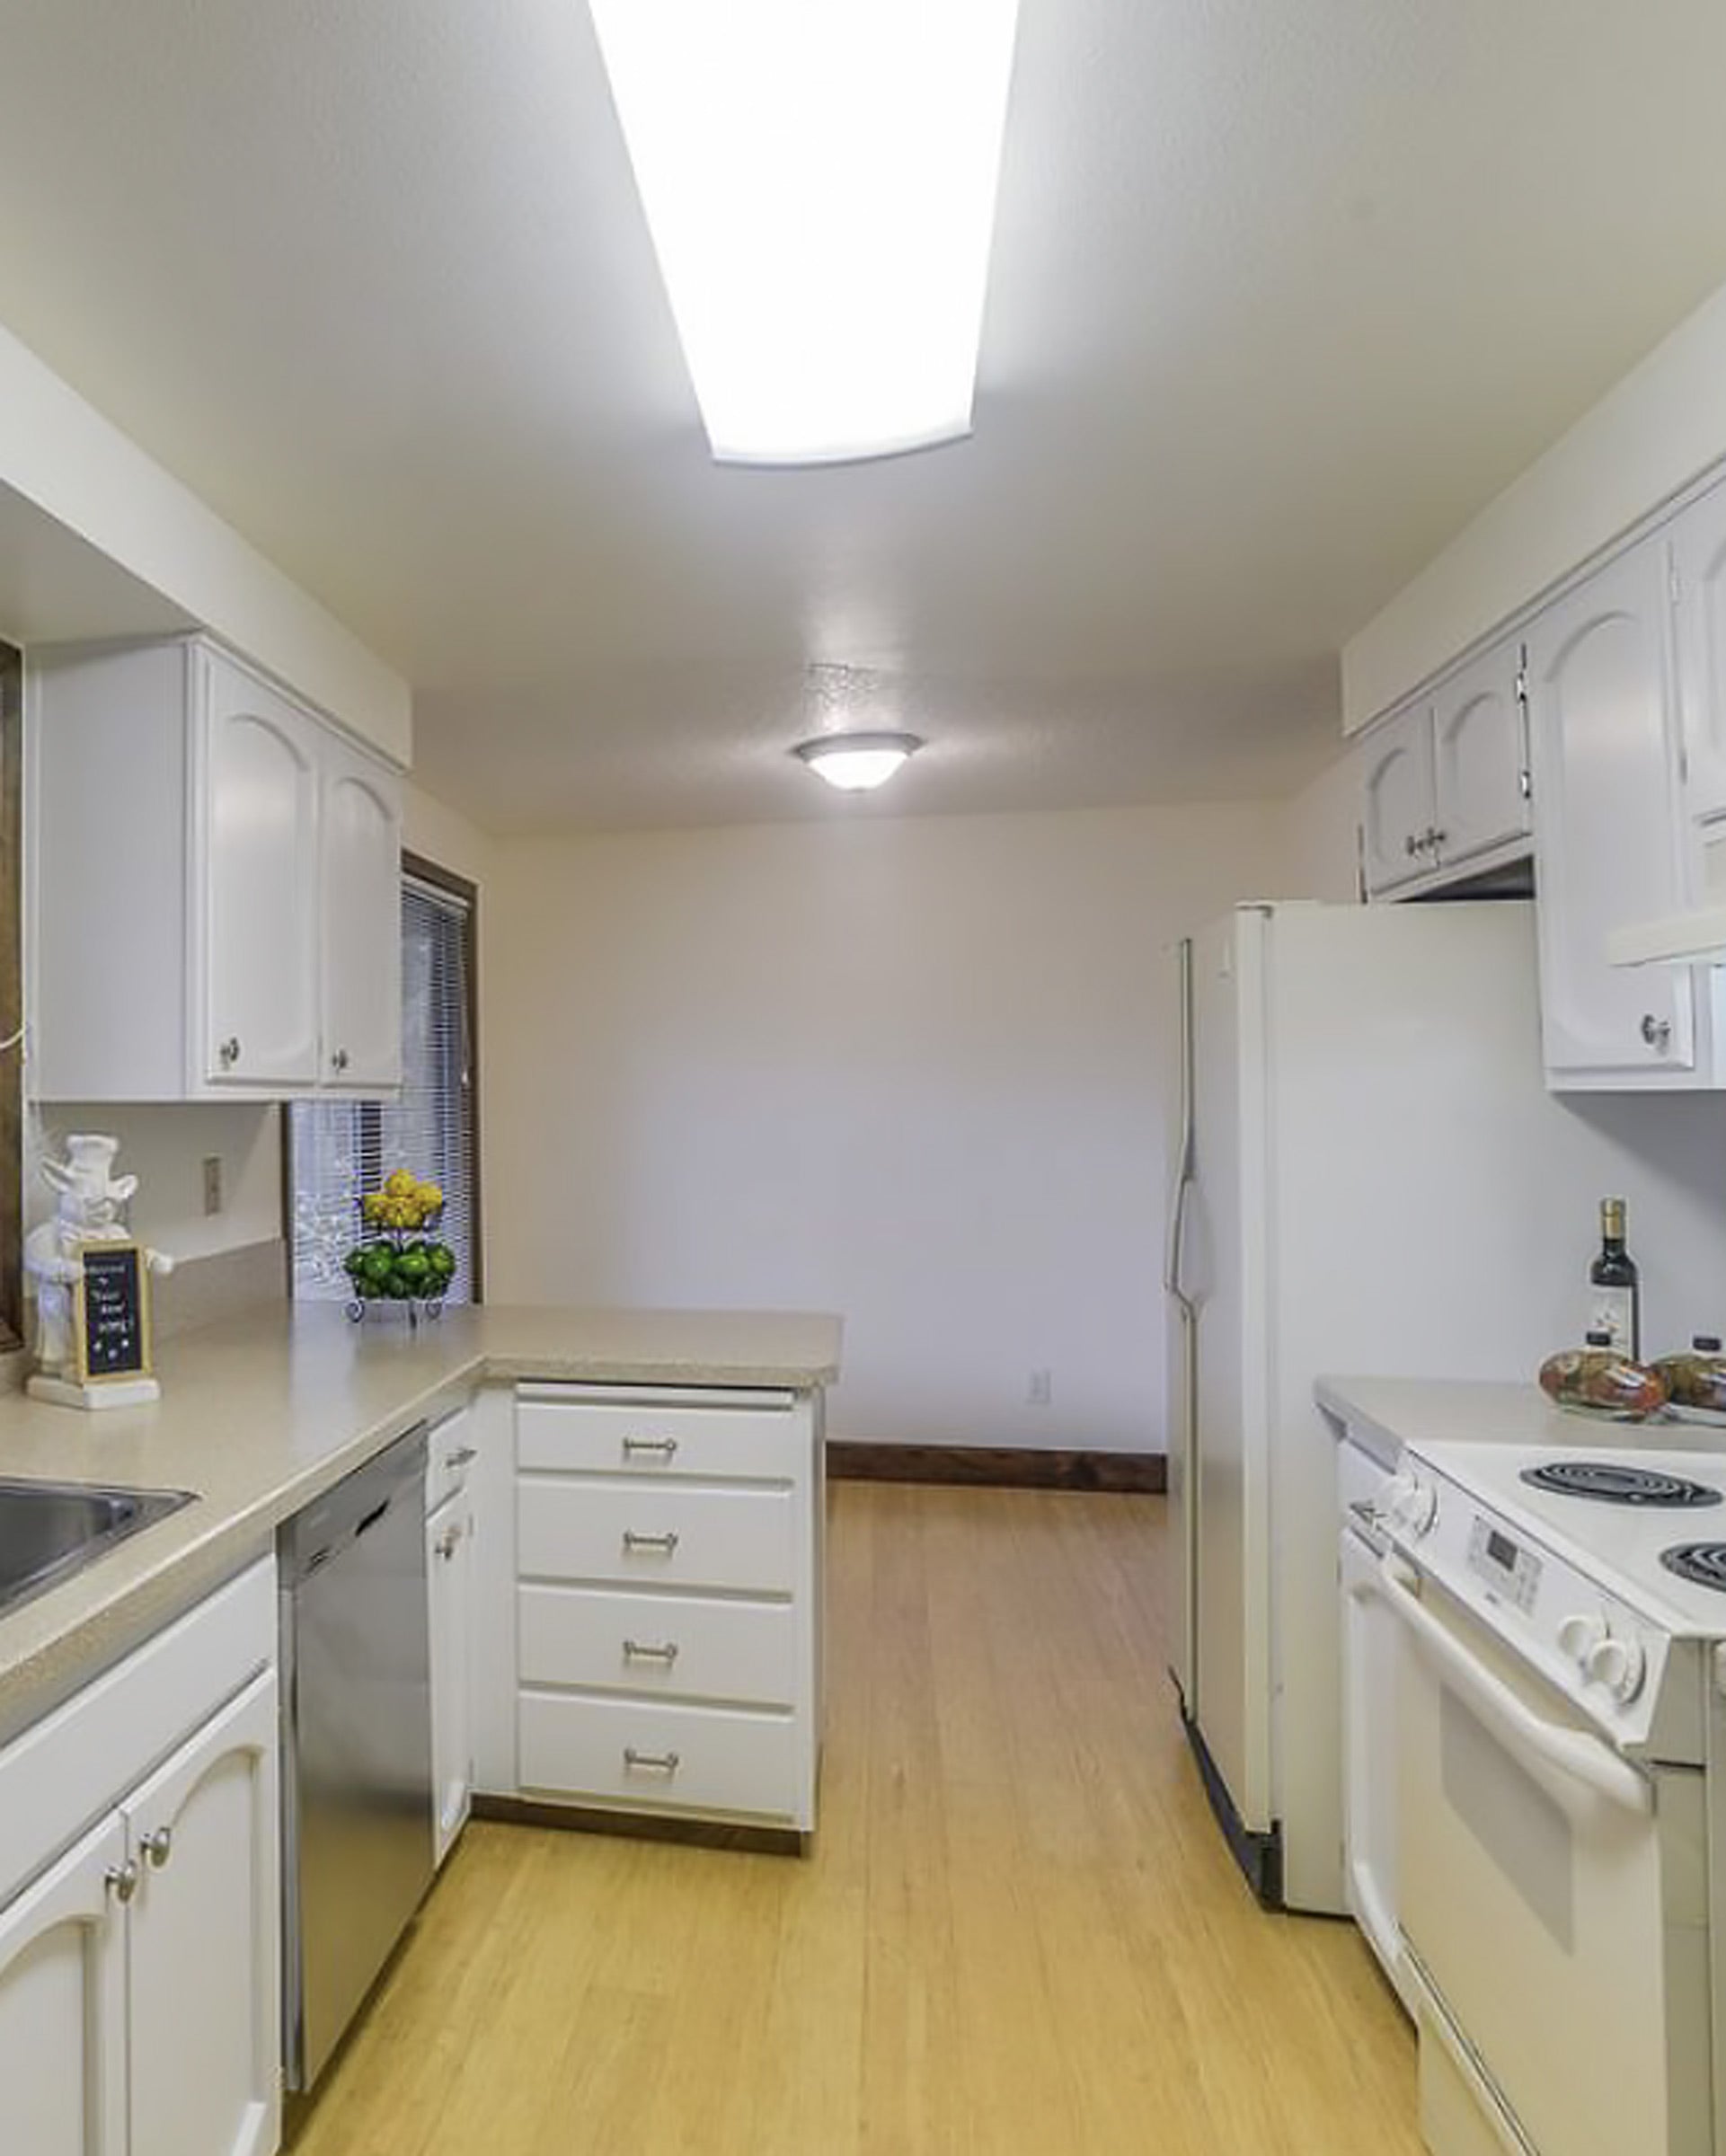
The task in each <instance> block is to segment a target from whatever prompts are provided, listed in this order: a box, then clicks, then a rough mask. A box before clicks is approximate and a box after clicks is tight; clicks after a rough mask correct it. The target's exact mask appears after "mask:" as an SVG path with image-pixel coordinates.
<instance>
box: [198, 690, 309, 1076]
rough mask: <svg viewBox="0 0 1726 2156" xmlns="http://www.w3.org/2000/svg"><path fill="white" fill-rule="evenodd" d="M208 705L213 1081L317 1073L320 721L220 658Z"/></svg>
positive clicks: (207, 1042) (208, 1068)
mask: <svg viewBox="0 0 1726 2156" xmlns="http://www.w3.org/2000/svg"><path fill="white" fill-rule="evenodd" d="M194 664H195V666H196V667H197V669H198V674H199V681H198V683H197V685H196V688H197V693H198V694H199V701H200V702H202V704H203V707H204V729H205V735H204V738H205V788H206V794H205V802H204V817H203V821H204V827H205V831H206V834H207V842H206V848H207V850H206V854H205V861H206V872H207V874H208V899H207V903H206V905H205V906H204V908H203V909H202V910H203V912H204V915H205V918H206V920H207V922H208V994H207V995H206V998H205V1029H204V1063H203V1075H204V1077H205V1078H206V1079H207V1080H208V1081H209V1082H211V1083H212V1084H217V1085H221V1086H224V1087H229V1086H232V1087H234V1088H236V1089H240V1088H244V1087H247V1086H266V1087H270V1088H276V1087H281V1086H288V1087H295V1088H297V1087H300V1086H309V1085H311V1084H312V1083H313V1082H314V1081H315V1079H316V1077H317V1074H318V945H317V924H318V909H317V897H318V750H319V736H320V734H321V732H322V729H320V728H319V727H318V725H317V722H316V721H315V720H314V719H312V718H310V717H309V716H308V715H307V714H306V713H305V712H303V711H300V710H299V709H298V708H297V706H296V705H294V704H291V703H289V702H288V700H287V698H286V697H284V696H279V695H277V694H276V693H275V692H274V691H273V690H272V689H270V688H268V687H266V686H265V685H263V684H262V683H261V682H260V681H258V680H257V679H256V678H255V677H254V676H252V675H251V674H250V673H248V672H246V671H244V670H243V669H242V668H241V667H235V666H232V665H230V664H229V663H228V662H227V661H226V659H224V658H222V657H221V656H220V655H219V654H218V653H217V652H214V651H209V650H200V651H199V653H198V655H197V658H196V660H195V662H194Z"/></svg>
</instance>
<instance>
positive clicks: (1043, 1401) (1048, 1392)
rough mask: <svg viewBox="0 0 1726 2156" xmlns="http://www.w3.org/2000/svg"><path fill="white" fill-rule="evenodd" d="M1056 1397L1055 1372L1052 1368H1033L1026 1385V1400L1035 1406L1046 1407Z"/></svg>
mask: <svg viewBox="0 0 1726 2156" xmlns="http://www.w3.org/2000/svg"><path fill="white" fill-rule="evenodd" d="M1054 1397H1055V1386H1054V1373H1053V1371H1050V1370H1033V1371H1032V1372H1031V1378H1030V1381H1029V1383H1027V1384H1026V1386H1025V1400H1026V1402H1027V1404H1028V1405H1029V1406H1031V1407H1033V1408H1046V1407H1047V1406H1048V1405H1049V1401H1051V1400H1053V1399H1054Z"/></svg>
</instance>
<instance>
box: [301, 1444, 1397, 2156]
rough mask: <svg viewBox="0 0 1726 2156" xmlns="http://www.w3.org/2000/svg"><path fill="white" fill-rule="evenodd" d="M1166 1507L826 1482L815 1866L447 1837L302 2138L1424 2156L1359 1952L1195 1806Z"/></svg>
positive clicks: (1147, 1501) (660, 2153)
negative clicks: (1236, 1858) (1247, 1873)
mask: <svg viewBox="0 0 1726 2156" xmlns="http://www.w3.org/2000/svg"><path fill="white" fill-rule="evenodd" d="M1164 1528H1165V1523H1164V1500H1162V1499H1161V1498H1135V1497H1118V1496H1109V1497H1092V1496H1079V1495H1067V1494H1056V1493H1049V1492H1041V1491H1019V1490H984V1491H978V1490H956V1489H916V1488H905V1487H890V1486H885V1485H878V1484H863V1483H842V1484H839V1485H837V1486H836V1488H835V1489H834V1491H833V1495H832V1504H831V1529H832V1532H831V1540H830V1542H829V1547H828V1582H829V1591H828V1611H829V1615H830V1625H831V1629H830V1635H829V1648H828V1675H829V1684H830V1691H829V1699H828V1745H827V1755H826V1763H825V1768H824V1772H823V1780H822V1825H821V1831H820V1833H819V1837H818V1840H817V1843H816V1849H815V1853H814V1855H813V1856H812V1857H811V1858H810V1859H809V1860H805V1861H799V1860H796V1859H794V1858H789V1857H772V1856H753V1855H747V1856H746V1855H738V1854H734V1853H729V1852H724V1851H712V1850H701V1849H688V1848H679V1847H672V1846H668V1845H665V1844H659V1843H651V1842H633V1841H624V1840H618V1839H615V1838H611V1837H608V1836H598V1835H585V1834H571V1833H555V1832H545V1831H541V1830H538V1829H531V1828H526V1827H518V1826H502V1825H491V1826H476V1827H474V1828H473V1829H471V1830H470V1832H469V1833H468V1835H467V1837H466V1839H465V1842H464V1843H463V1845H462V1846H461V1848H460V1849H459V1850H458V1851H457V1852H456V1855H455V1856H454V1857H453V1858H452V1860H451V1861H450V1864H449V1866H448V1868H447V1870H446V1872H445V1875H444V1877H443V1878H442V1880H441V1881H440V1882H439V1884H438V1887H437V1889H436V1891H435V1892H434V1894H433V1895H432V1896H431V1898H430V1900H429V1903H428V1904H427V1906H426V1908H425V1910H424V1912H423V1913H422V1915H421V1917H420V1922H419V1924H418V1926H417V1928H416V1931H415V1932H414V1934H413V1936H412V1938H411V1940H410V1941H409V1943H408V1945H407V1947H406V1948H405V1949H404V1951H403V1953H402V1955H401V1956H400V1957H399V1958H398V1959H397V1961H396V1963H395V1965H394V1969H393V1971H392V1972H391V1974H390V1975H389V1977H388V1978H387V1980H386V1982H385V1986H384V1988H383V1989H382V1991H381V1992H380V1993H379V1995H378V1997H377V1998H376V2001H374V2003H373V2006H372V2008H371V2010H370V2013H369V2016H368V2018H367V2021H366V2023H365V2024H364V2026H363V2027H362V2028H360V2029H359V2030H358V2033H357V2034H356V2036H355V2037H354V2039H353V2041H352V2042H351V2043H350V2045H349V2046H348V2048H347V2050H346V2052H345V2053H344V2054H342V2056H341V2059H340V2061H339V2062H338V2064H337V2066H336V2067H335V2069H334V2070H333V2071H332V2075H331V2076H330V2078H329V2079H328V2081H326V2083H325V2086H324V2088H323V2090H322V2091H321V2092H320V2096H319V2099H318V2101H317V2104H316V2106H315V2107H314V2110H313V2112H312V2114H311V2116H310V2117H309V2118H308V2119H307V2120H306V2121H305V2124H304V2125H303V2128H302V2130H301V2132H300V2134H299V2135H298V2138H297V2143H296V2156H585V2152H606V2156H610V2152H620V2156H621V2152H632V2156H677V2152H690V2156H845V2152H854V2151H855V2152H870V2156H898V2152H906V2156H912V2152H919V2156H920V2152H925V2151H926V2152H942V2156H945V2152H949V2151H952V2152H966V2156H1018V2152H1025V2156H1067V2152H1075V2156H1093V2152H1094V2156H1114V2152H1117V2151H1119V2152H1123V2156H1126V2152H1147V2156H1149V2152H1155V2156H1260V2152H1264V2156H1272V2152H1288V2156H1356V2152H1359V2156H1368V2152H1370V2156H1418V2152H1419V2150H1420V2146H1421V2144H1420V2140H1419V2136H1418V2134H1417V2132H1416V2130H1415V2126H1414V2123H1413V2121H1414V2051H1413V2043H1412V2037H1411V2035H1410V2033H1409V2031H1408V2029H1407V2028H1406V2026H1405V2025H1404V2023H1403V2020H1402V2019H1401V2017H1400V2016H1399V2014H1398V2012H1397V2010H1396V2009H1395V2007H1394V2003H1393V2002H1392V2001H1391V1998H1390V1995H1389V1993H1388V1992H1387V1990H1386V1988H1385V1985H1384V1984H1383V1983H1382V1982H1381V1981H1380V1979H1379V1977H1378V1974H1377V1971H1376V1967H1375V1966H1374V1965H1373V1964H1372V1963H1371V1961H1370V1959H1369V1957H1368V1954H1367V1951H1366V1949H1365V1948H1364V1947H1363V1946H1362V1945H1361V1943H1360V1942H1359V1940H1358V1938H1357V1937H1356V1936H1355V1934H1354V1932H1353V1931H1352V1929H1351V1928H1350V1927H1349V1926H1348V1925H1345V1924H1341V1923H1332V1922H1318V1921H1313V1920H1306V1919H1299V1918H1290V1917H1269V1916H1265V1915H1263V1914H1262V1913H1261V1912H1260V1911H1259V1910H1258V1909H1257V1908H1256V1907H1255V1906H1254V1905H1253V1903H1252V1898H1251V1896H1250V1895H1248V1893H1247V1891H1246V1889H1245V1886H1244V1884H1243V1883H1242V1881H1241V1879H1240V1878H1239V1877H1238V1875H1237V1873H1236V1872H1235V1869H1234V1866H1233V1864H1232V1862H1231V1861H1230V1860H1229V1859H1228V1857H1227V1856H1226V1852H1225V1851H1224V1849H1223V1845H1222V1842H1221V1840H1220V1838H1219V1836H1218V1834H1217V1831H1216V1828H1215V1826H1214V1825H1213V1823H1212V1821H1211V1818H1210V1816H1209V1814H1208V1810H1207V1809H1206V1807H1205V1802H1204V1798H1203V1796H1202V1794H1201V1792H1200V1789H1199V1783H1198V1780H1197V1777H1196V1775H1195V1773H1194V1772H1193V1769H1192V1766H1191V1763H1190V1760H1189V1758H1188V1756H1187V1753H1186V1747H1185V1745H1184V1742H1183V1740H1182V1736H1181V1735H1180V1731H1179V1727H1178V1724H1177V1719H1176V1716H1175V1711H1174V1707H1173V1699H1172V1695H1171V1692H1170V1690H1169V1686H1168V1683H1167V1680H1166V1678H1165V1676H1164V1660H1165V1655H1164V1638H1163V1614H1162V1561H1163V1560H1162V1546H1163V1537H1164Z"/></svg>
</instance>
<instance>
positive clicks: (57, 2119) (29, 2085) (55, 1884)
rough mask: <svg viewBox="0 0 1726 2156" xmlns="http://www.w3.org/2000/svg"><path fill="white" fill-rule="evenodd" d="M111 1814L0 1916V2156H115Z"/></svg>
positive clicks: (116, 1936) (118, 1965)
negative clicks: (0, 2155)
mask: <svg viewBox="0 0 1726 2156" xmlns="http://www.w3.org/2000/svg"><path fill="white" fill-rule="evenodd" d="M136 1880H137V1870H136V1868H135V1867H131V1866H128V1860H127V1851H126V1832H125V1827H124V1825H123V1824H122V1822H121V1820H120V1817H119V1814H118V1813H111V1814H110V1815H109V1816H108V1817H107V1818H105V1819H104V1820H103V1821H102V1824H101V1825H99V1826H97V1827H95V1828H94V1829H93V1830H92V1832H91V1833H88V1834H86V1835H85V1836H84V1840H83V1841H82V1842H76V1843H75V1844H74V1846H73V1847H72V1848H71V1849H70V1850H69V1851H67V1852H66V1855H65V1856H63V1857H62V1858H61V1859H60V1860H59V1861H58V1863H57V1864H55V1865H53V1866H52V1867H50V1869H49V1870H48V1871H46V1872H45V1873H44V1874H43V1875H42V1877H41V1878H39V1879H38V1880H37V1881H36V1882H35V1884H34V1885H33V1886H28V1887H26V1888H25V1889H24V1891H23V1892H22V1894H21V1895H18V1896H17V1897H16V1898H15V1899H13V1901H11V1902H9V1903H7V1904H6V1905H5V1906H4V1909H0V2149H4V2150H6V2151H7V2152H12V2151H13V2150H16V2151H17V2152H19V2156H24V2152H26V2151H28V2152H29V2156H125V2151H126V2145H127V2144H126V1930H125V1925H126V1911H125V1908H124V1906H123V1901H124V1899H129V1897H130V1895H131V1894H132V1891H133V1887H134V1886H135V1883H136Z"/></svg>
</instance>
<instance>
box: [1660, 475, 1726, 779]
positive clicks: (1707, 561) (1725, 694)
mask: <svg viewBox="0 0 1726 2156" xmlns="http://www.w3.org/2000/svg"><path fill="white" fill-rule="evenodd" d="M1671 545H1672V596H1673V600H1674V603H1675V612H1676V618H1677V654H1678V704H1679V709H1680V711H1681V714H1682V717H1683V722H1684V731H1683V741H1684V757H1685V764H1686V773H1685V781H1686V783H1685V795H1686V805H1687V807H1688V808H1689V812H1690V814H1691V815H1692V816H1693V817H1696V818H1697V819H1699V820H1703V821H1709V820H1712V819H1713V818H1714V817H1721V816H1726V486H1718V487H1715V488H1713V490H1711V491H1710V492H1708V493H1706V494H1704V495H1703V497H1702V498H1701V499H1700V500H1698V501H1695V502H1693V503H1692V504H1691V505H1690V507H1689V508H1687V509H1686V510H1685V512H1684V514H1683V515H1682V516H1681V517H1677V518H1676V519H1675V521H1674V523H1673V525H1672V528H1671Z"/></svg>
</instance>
